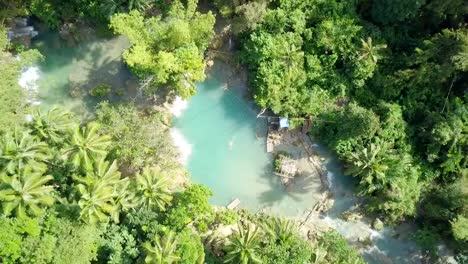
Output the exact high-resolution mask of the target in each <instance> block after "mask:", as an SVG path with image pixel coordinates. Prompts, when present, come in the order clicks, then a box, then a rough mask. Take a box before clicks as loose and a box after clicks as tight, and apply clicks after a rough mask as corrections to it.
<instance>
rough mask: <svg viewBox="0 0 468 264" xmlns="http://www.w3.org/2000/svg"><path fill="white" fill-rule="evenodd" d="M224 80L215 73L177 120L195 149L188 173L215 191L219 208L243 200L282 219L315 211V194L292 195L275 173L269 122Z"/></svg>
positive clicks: (189, 162)
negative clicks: (269, 149) (268, 141)
mask: <svg viewBox="0 0 468 264" xmlns="http://www.w3.org/2000/svg"><path fill="white" fill-rule="evenodd" d="M222 79H223V77H222V73H219V74H218V73H217V72H216V71H215V72H212V75H211V76H209V77H208V78H207V79H206V80H205V81H204V82H203V83H199V84H198V85H197V94H196V95H195V96H193V97H192V98H191V99H190V101H189V103H188V108H187V109H185V111H183V112H182V115H181V116H180V117H178V118H175V122H174V127H175V129H177V130H178V132H180V133H181V134H182V135H183V136H184V137H185V140H186V141H187V142H188V143H189V144H190V145H191V150H192V152H191V155H190V156H189V157H188V160H187V169H188V170H189V171H190V173H191V175H192V179H193V181H194V182H197V183H203V184H205V185H207V186H208V187H210V188H211V189H212V190H213V192H214V196H213V197H212V199H211V202H212V203H213V204H215V205H227V204H228V203H229V202H230V201H231V200H232V199H234V198H238V199H239V200H240V201H241V207H243V208H248V209H251V210H252V211H254V212H255V211H258V210H260V209H263V208H265V209H267V210H268V211H269V212H271V213H274V214H282V215H297V214H298V213H301V212H303V211H304V210H306V209H307V208H310V207H312V206H313V203H314V202H315V201H316V199H313V198H314V193H312V192H307V191H303V192H294V190H293V191H292V192H291V191H286V190H285V189H284V187H283V186H282V185H281V183H280V182H279V180H278V177H277V176H275V175H274V174H273V172H272V165H273V164H272V157H271V155H270V154H268V153H266V146H265V144H266V138H265V137H266V121H265V119H262V118H257V117H256V115H257V112H256V111H257V109H255V108H254V107H253V106H252V105H251V104H249V103H248V102H247V101H246V100H244V99H243V98H242V97H241V95H240V93H238V92H236V90H235V89H234V88H235V87H230V86H227V85H226V84H225V83H224V82H223V80H222ZM226 88H229V89H226Z"/></svg>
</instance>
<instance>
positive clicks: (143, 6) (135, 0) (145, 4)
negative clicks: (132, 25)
mask: <svg viewBox="0 0 468 264" xmlns="http://www.w3.org/2000/svg"><path fill="white" fill-rule="evenodd" d="M152 2H153V1H152V0H128V10H129V11H131V10H138V11H139V12H145V10H147V9H148V8H149V7H151V3H152Z"/></svg>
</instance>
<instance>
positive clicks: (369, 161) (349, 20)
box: [0, 0, 468, 263]
mask: <svg viewBox="0 0 468 264" xmlns="http://www.w3.org/2000/svg"><path fill="white" fill-rule="evenodd" d="M197 4H198V1H196V0H187V1H180V0H174V1H160V0H154V1H152V0H106V1H98V0H73V1H59V0H12V1H5V0H3V1H1V0H0V9H1V10H0V11H1V12H0V21H1V23H2V24H1V25H0V72H1V73H2V76H1V78H0V113H1V115H0V202H1V203H0V209H1V217H0V261H1V262H2V263H69V262H72V263H89V262H96V263H135V262H147V263H203V261H204V260H205V259H206V261H207V262H209V263H218V262H220V261H225V262H231V263H260V262H263V263H306V262H309V261H313V262H315V263H362V262H363V260H362V258H361V257H360V256H359V255H358V254H357V253H356V251H354V250H353V249H352V248H350V247H349V246H348V245H347V243H346V241H344V240H343V239H342V238H341V237H340V236H339V235H338V234H336V233H327V234H325V235H324V236H323V237H320V238H318V241H317V244H316V245H314V246H312V245H311V244H310V243H309V242H307V241H306V240H304V239H303V238H302V237H301V235H300V234H299V232H298V230H297V227H296V226H294V224H293V223H291V222H288V221H285V220H280V219H276V218H270V217H264V218H256V217H254V216H251V215H248V216H246V215H238V214H237V213H235V212H231V211H221V212H216V213H215V212H214V210H213V208H212V206H211V205H210V204H209V202H208V198H209V197H210V195H211V191H210V190H209V189H207V188H206V187H204V186H201V185H195V184H185V185H184V184H181V183H182V182H185V181H184V180H182V181H181V180H180V178H181V177H182V178H183V176H185V172H184V171H183V169H181V168H180V167H179V166H178V165H177V162H176V154H175V151H174V149H173V146H172V145H171V144H170V143H169V142H170V139H169V135H168V126H169V122H168V121H167V117H166V116H165V115H164V114H162V113H161V112H159V111H154V110H150V111H149V110H145V111H140V110H138V109H136V108H135V107H134V106H132V105H121V106H112V105H110V104H108V103H103V104H101V105H99V106H98V108H97V110H96V118H95V120H92V121H89V120H79V119H78V118H75V117H74V116H73V115H72V114H71V113H68V112H66V111H64V110H62V109H58V108H54V109H51V110H50V111H48V112H46V113H43V112H40V111H38V112H34V113H32V114H31V116H30V117H31V118H30V119H31V120H30V121H28V122H26V118H25V117H26V114H27V113H28V111H29V109H28V108H29V107H28V106H27V104H26V103H25V100H24V98H23V93H24V91H23V90H22V89H20V87H19V85H18V77H19V74H20V71H21V70H22V68H23V67H24V66H27V65H30V64H31V63H33V62H35V61H37V60H38V59H40V58H41V55H40V54H38V52H37V51H35V50H28V51H23V50H22V48H20V47H17V46H15V45H12V44H11V43H9V41H8V39H7V37H6V36H7V33H6V30H7V29H6V27H5V25H8V24H11V20H12V19H13V18H14V17H16V16H27V15H32V16H33V17H34V18H35V19H38V20H40V21H42V22H44V23H45V24H46V25H47V26H48V27H50V28H52V29H56V30H59V31H60V32H62V33H63V32H72V33H73V32H74V29H76V26H77V25H79V24H82V23H90V24H93V25H100V26H107V24H108V23H110V25H109V26H110V28H111V29H112V30H113V31H114V33H117V34H122V35H125V36H126V37H127V38H128V39H129V40H130V42H131V47H130V48H129V49H128V50H126V51H125V53H124V54H123V58H124V61H125V63H126V64H127V65H128V66H129V68H130V70H131V71H132V72H133V73H134V74H135V75H136V76H137V77H139V78H140V79H141V80H142V87H144V88H145V89H146V91H147V92H148V93H150V94H154V93H156V91H157V90H158V89H160V88H163V89H164V90H165V92H170V93H174V94H176V95H179V96H181V97H183V98H189V97H190V96H192V95H193V94H194V93H195V82H196V81H201V80H203V79H204V77H205V75H204V65H203V53H204V52H205V51H206V49H207V47H208V45H209V43H210V40H211V38H212V36H213V27H214V23H215V17H214V15H213V14H212V13H211V12H208V13H206V14H202V13H200V12H199V11H197ZM213 4H214V6H215V7H216V8H218V11H219V13H220V15H221V16H223V17H224V18H227V19H228V20H227V21H228V22H231V23H232V27H231V29H232V31H231V32H232V33H233V34H234V36H235V37H236V40H237V41H238V42H240V45H238V47H240V50H239V60H240V62H242V63H244V64H245V65H247V67H248V70H249V77H250V84H251V86H252V88H253V91H254V94H253V96H254V98H255V101H256V102H257V104H258V105H259V106H261V107H262V108H269V109H271V110H272V111H273V112H274V113H275V114H278V115H282V116H287V117H289V118H290V119H291V120H292V121H293V122H292V124H295V125H297V124H300V123H301V122H302V121H303V120H305V119H310V120H312V122H313V128H312V130H311V131H310V132H311V134H312V135H314V136H315V137H316V138H318V139H320V140H321V141H322V142H324V143H325V144H326V145H327V146H328V147H329V148H330V149H332V150H333V151H334V152H336V153H337V155H338V157H339V158H340V159H341V160H342V161H343V162H344V165H345V170H344V171H345V173H346V174H347V175H350V176H354V177H356V178H357V179H358V194H359V195H361V196H363V197H364V198H365V201H366V203H365V207H366V209H367V210H368V211H369V212H371V213H374V214H378V215H379V216H382V217H384V218H385V219H386V220H387V221H388V222H390V223H397V222H399V221H402V220H404V219H407V218H414V219H415V220H416V222H417V223H418V224H419V225H420V226H421V229H420V230H419V231H418V232H417V234H416V235H415V240H416V241H417V242H418V243H420V244H421V245H422V246H423V248H425V249H431V247H433V246H434V243H437V242H438V241H439V238H440V237H443V238H446V239H449V240H450V242H451V243H450V245H453V246H454V249H455V250H456V251H457V252H460V253H462V254H467V252H466V248H468V244H467V243H468V220H467V219H468V206H467V205H468V179H467V178H468V171H467V163H468V158H467V157H468V147H467V132H468V129H467V127H468V125H467V124H468V110H467V100H468V96H467V95H466V87H467V86H468V79H467V76H468V75H467V70H468V57H467V56H468V55H467V54H468V30H467V25H466V17H467V14H468V5H467V3H466V1H463V0H432V1H418V0H397V1H390V0H382V1H376V0H355V1H339V0H327V1H325V0H270V1H267V0H239V1H227V0H215V1H213ZM98 88H99V89H98ZM107 90H108V89H107V88H106V87H101V86H99V87H96V89H94V90H93V92H92V94H93V95H94V96H102V95H104V94H106V93H107V92H108V91H107ZM238 221H239V223H238V226H237V227H235V226H233V225H232V224H234V223H235V222H238ZM226 226H230V230H231V231H232V234H229V235H227V236H224V237H221V238H219V237H217V228H218V227H221V228H222V227H226ZM213 237H214V238H213ZM218 238H219V239H218ZM219 240H221V243H217V242H219Z"/></svg>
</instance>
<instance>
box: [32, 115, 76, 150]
mask: <svg viewBox="0 0 468 264" xmlns="http://www.w3.org/2000/svg"><path fill="white" fill-rule="evenodd" d="M72 119H73V114H72V113H70V112H69V111H67V110H65V109H62V108H59V107H53V108H52V109H50V110H49V111H47V113H43V112H42V111H41V110H37V111H36V112H35V113H34V114H33V116H32V121H31V122H29V123H28V126H29V127H30V128H31V134H33V135H35V136H37V137H38V138H40V139H41V140H43V141H46V142H48V143H49V144H59V143H62V142H63V141H64V140H65V139H66V136H67V133H68V132H69V130H71V129H72V128H73V126H74V125H75V123H74V122H73V121H72Z"/></svg>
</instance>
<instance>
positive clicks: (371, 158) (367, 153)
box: [345, 143, 391, 194]
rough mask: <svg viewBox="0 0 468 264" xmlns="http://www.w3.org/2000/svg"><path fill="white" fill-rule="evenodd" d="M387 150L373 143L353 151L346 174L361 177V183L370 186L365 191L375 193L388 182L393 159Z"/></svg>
mask: <svg viewBox="0 0 468 264" xmlns="http://www.w3.org/2000/svg"><path fill="white" fill-rule="evenodd" d="M385 152H386V148H383V147H382V146H381V145H376V144H374V143H371V144H370V145H369V146H368V147H366V148H363V149H361V150H358V151H357V152H353V153H351V157H350V158H349V160H348V161H349V164H350V167H348V168H347V169H346V171H345V174H347V175H352V176H359V177H360V178H361V185H364V186H368V188H367V190H364V192H363V193H369V194H370V193H373V192H374V191H375V190H377V189H381V188H383V186H384V185H385V184H387V183H388V181H389V179H387V177H386V172H387V170H388V169H389V166H388V164H389V163H390V162H391V159H390V156H389V155H387V154H386V153H385Z"/></svg>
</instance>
